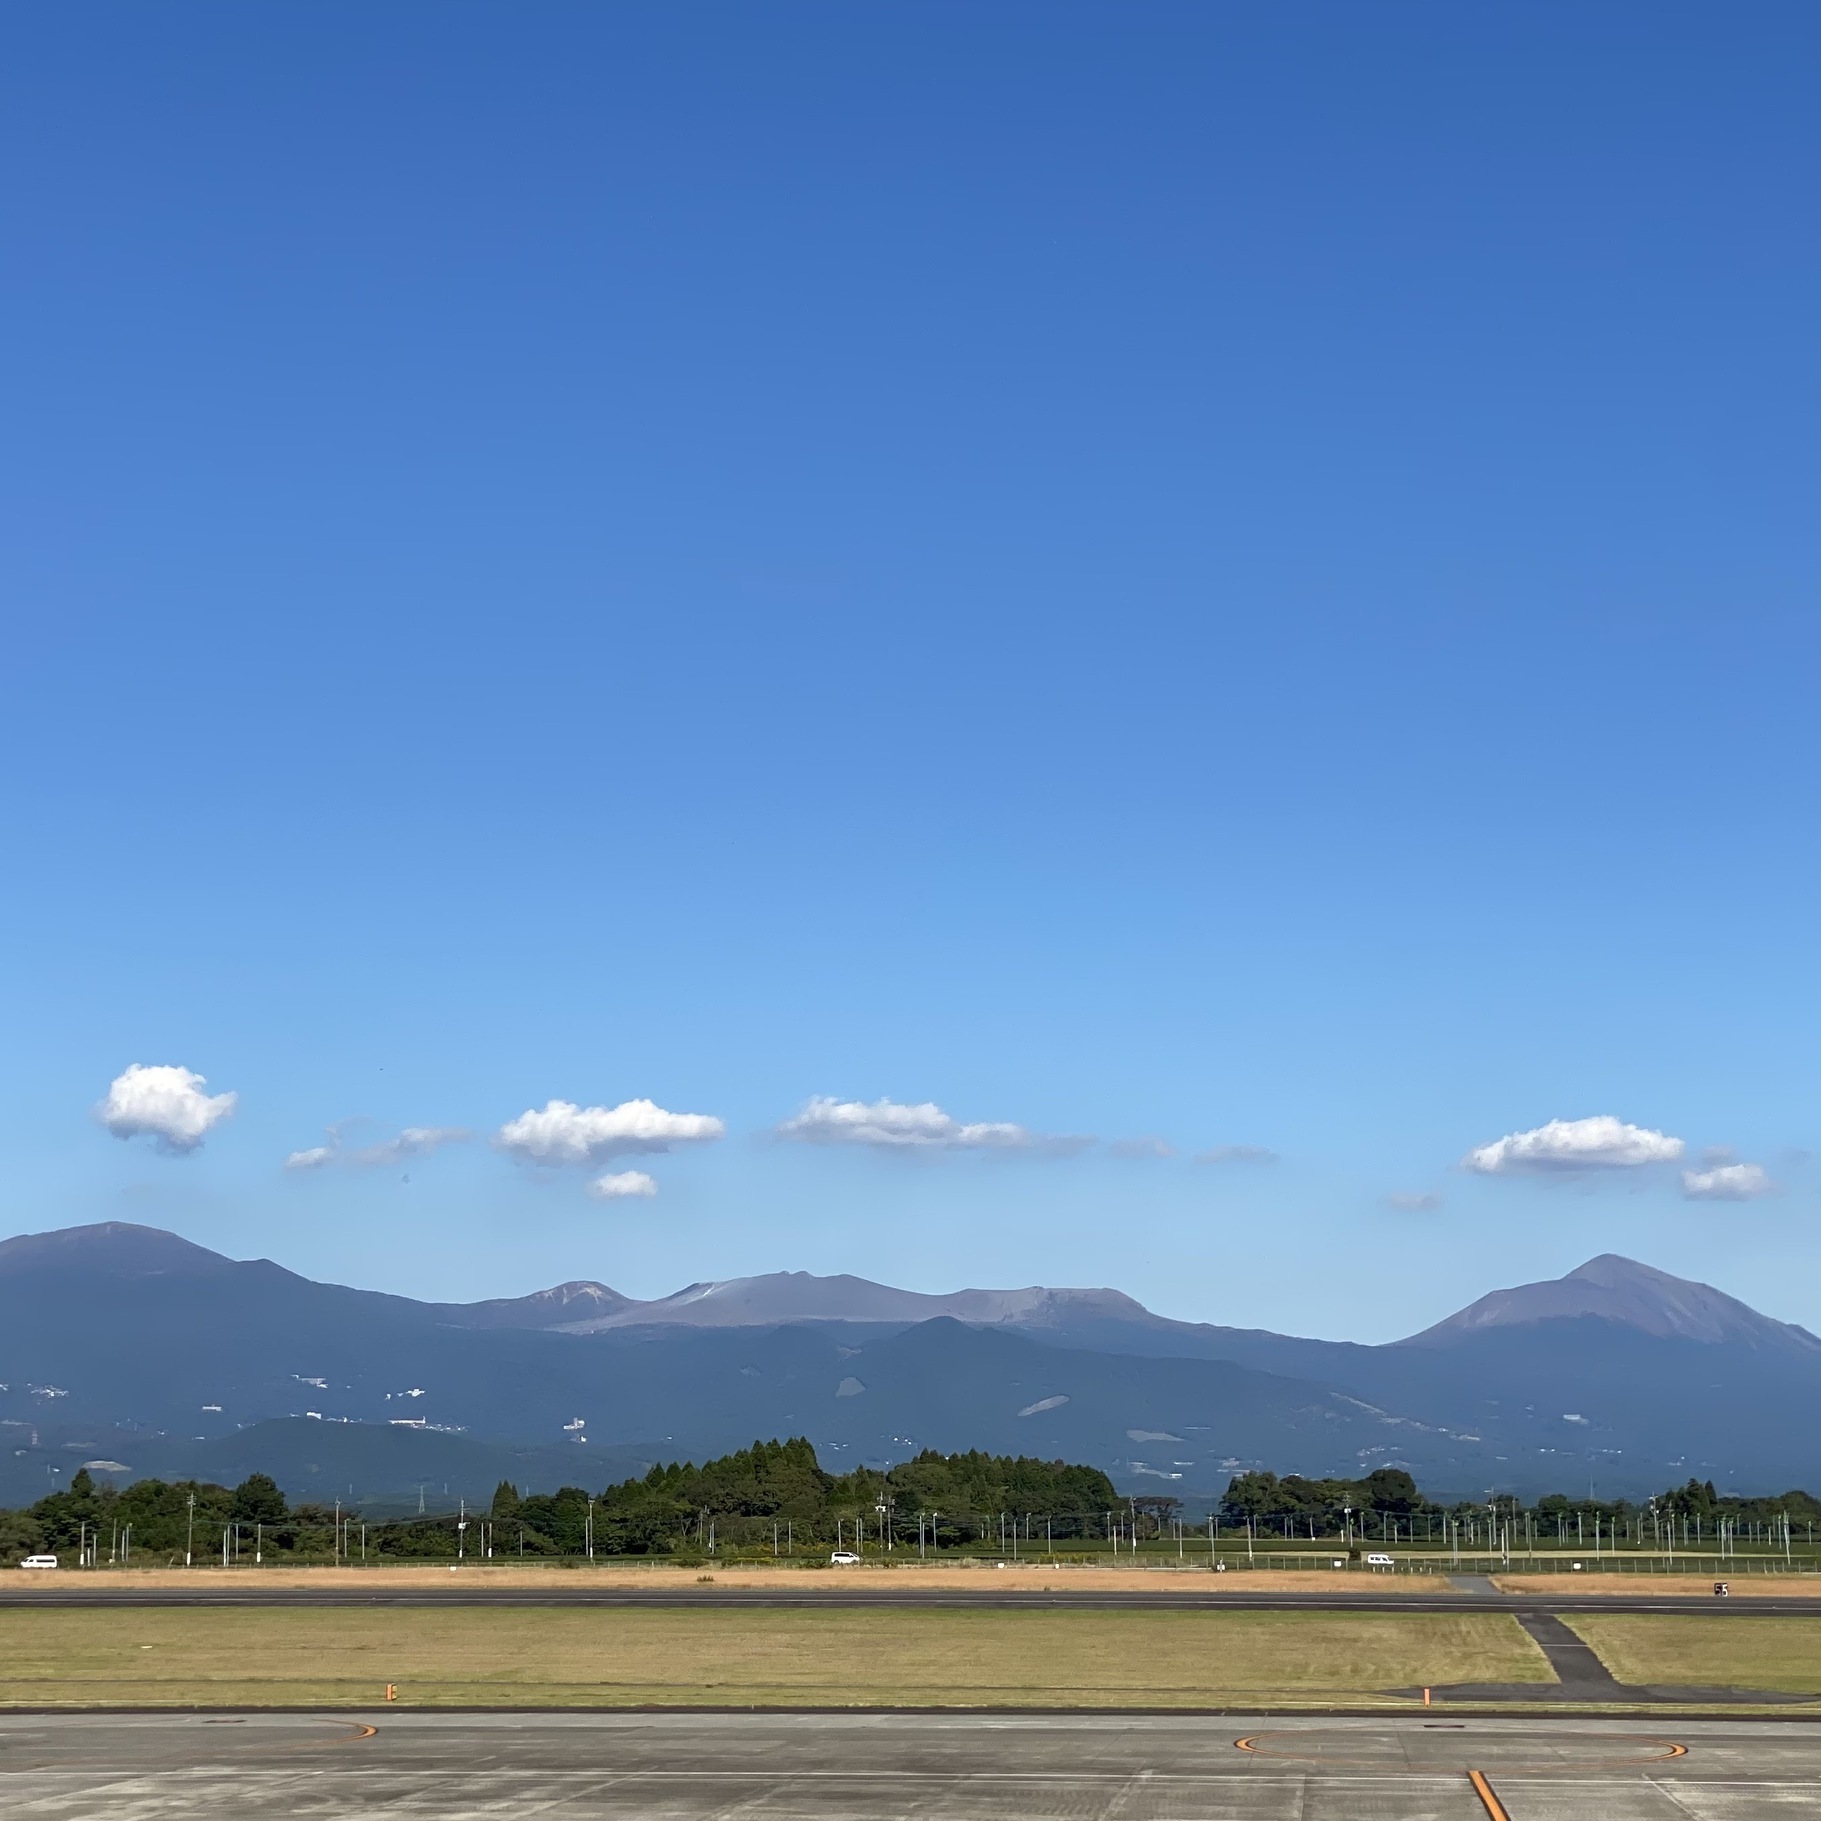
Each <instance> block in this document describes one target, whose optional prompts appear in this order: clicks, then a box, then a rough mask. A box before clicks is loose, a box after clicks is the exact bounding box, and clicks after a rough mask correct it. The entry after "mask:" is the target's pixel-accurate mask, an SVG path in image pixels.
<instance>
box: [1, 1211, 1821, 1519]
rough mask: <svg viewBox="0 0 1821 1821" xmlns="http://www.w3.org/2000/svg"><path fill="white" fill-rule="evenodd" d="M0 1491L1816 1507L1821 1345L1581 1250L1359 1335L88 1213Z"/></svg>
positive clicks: (7, 1275)
mask: <svg viewBox="0 0 1821 1821" xmlns="http://www.w3.org/2000/svg"><path fill="white" fill-rule="evenodd" d="M0 1383H3V1385H4V1389H0V1423H3V1424H4V1427H3V1428H0V1434H4V1435H5V1437H6V1438H7V1440H8V1443H9V1445H8V1446H7V1447H6V1450H5V1455H4V1459H0V1503H13V1504H22V1503H28V1502H30V1501H32V1500H35V1499H37V1498H39V1497H41V1496H43V1494H44V1493H45V1492H46V1491H47V1490H54V1489H55V1488H57V1487H58V1486H61V1485H66V1484H68V1483H69V1480H70V1479H71V1477H72V1476H73V1474H74V1473H75V1471H76V1470H78V1469H79V1468H81V1467H82V1466H84V1465H87V1466H88V1467H89V1469H90V1471H91V1472H92V1473H96V1474H100V1475H101V1476H103V1477H104V1478H106V1477H112V1478H115V1479H120V1480H125V1479H127V1478H136V1477H137V1478H142V1477H148V1476H154V1475H156V1476H158V1477H162V1478H165V1479H173V1478H187V1477H198V1478H203V1479H208V1480H214V1481H219V1482H221V1483H223V1484H227V1485H233V1484H236V1483H238V1482H239V1481H240V1480H242V1479H244V1478H245V1477H246V1476H247V1475H248V1474H250V1473H256V1472H258V1473H267V1474H270V1475H272V1476H273V1477H274V1478H275V1479H276V1480H277V1481H278V1483H279V1484H280V1485H281V1486H283V1487H284V1488H285V1489H286V1490H287V1491H288V1492H291V1493H293V1494H298V1495H308V1496H314V1497H327V1496H335V1495H339V1496H342V1497H345V1498H351V1499H365V1500H380V1501H384V1500H391V1501H393V1502H399V1501H405V1500H409V1499H411V1498H413V1497H415V1496H417V1495H418V1494H419V1493H420V1492H422V1491H423V1490H424V1489H426V1488H428V1489H429V1490H430V1491H431V1492H433V1493H434V1494H435V1496H436V1497H438V1498H439V1499H446V1498H453V1497H455V1496H456V1495H458V1494H461V1495H465V1496H467V1497H469V1498H476V1499H478V1498H483V1497H486V1496H490V1495H491V1493H492V1491H493V1488H494V1487H495V1486H496V1484H497V1483H498V1482H499V1481H501V1480H510V1481H513V1482H515V1483H517V1484H519V1485H520V1486H522V1487H523V1488H525V1489H526V1490H531V1491H542V1492H548V1491H551V1490H554V1489H555V1488H556V1487H557V1486H559V1485H565V1484H585V1485H588V1486H592V1487H598V1486H600V1485H603V1484H605V1483H606V1482H607V1481H609V1480H613V1479H618V1478H622V1477H625V1476H626V1475H629V1474H633V1473H637V1472H642V1471H643V1470H644V1469H645V1468H646V1467H648V1466H650V1465H651V1464H653V1463H655V1462H660V1461H676V1460H690V1459H693V1460H698V1461H700V1460H705V1459H708V1458H709V1457H711V1456H716V1455H723V1454H727V1453H730V1452H731V1451H733V1450H735V1449H738V1448H742V1447H745V1446H746V1445H748V1444H750V1443H751V1442H753V1441H754V1440H755V1439H769V1438H783V1437H788V1436H795V1435H802V1436H805V1437H807V1438H808V1439H809V1440H810V1441H811V1442H812V1443H813V1445H814V1447H815V1449H816V1451H817V1454H818V1455H819V1456H820V1457H821V1459H822V1460H823V1461H824V1463H825V1464H826V1465H828V1466H829V1467H830V1469H831V1470H832V1471H836V1472H844V1471H851V1470H852V1469H853V1468H855V1467H862V1466H865V1467H875V1468H877V1467H886V1466H890V1465H892V1464H894V1463H898V1462H903V1461H906V1460H908V1459H910V1458H911V1457H912V1456H914V1455H916V1454H918V1453H920V1452H921V1451H923V1450H925V1449H931V1448H933V1449H937V1450H940V1451H945V1452H948V1451H957V1450H967V1449H982V1450H986V1451H988V1452H990V1453H995V1454H1003V1455H1008V1456H1019V1455H1025V1456H1037V1457H1041V1458H1043V1459H1066V1460H1070V1461H1080V1462H1084V1463H1088V1464H1091V1465H1092V1466H1094V1467H1097V1468H1099V1469H1100V1470H1102V1471H1103V1472H1105V1473H1106V1474H1108V1475H1109V1476H1110V1477H1111V1479H1112V1481H1113V1482H1114V1484H1115V1485H1116V1486H1117V1487H1118V1489H1119V1491H1120V1492H1121V1493H1122V1494H1125V1495H1133V1494H1140V1495H1142V1494H1162V1495H1172V1496H1176V1497H1180V1498H1182V1499H1183V1500H1184V1501H1185V1504H1187V1505H1189V1506H1191V1507H1194V1508H1198V1509H1206V1508H1208V1507H1211V1506H1212V1505H1213V1504H1214V1503H1215V1502H1216V1501H1217V1500H1218V1498H1219V1496H1220V1494H1221V1493H1222V1492H1224V1490H1225V1489H1226V1487H1227V1485H1228V1483H1229V1481H1231V1480H1232V1478H1233V1477H1234V1476H1235V1475H1236V1474H1244V1473H1248V1472H1253V1471H1261V1470H1263V1471H1272V1472H1276V1473H1280V1474H1300V1475H1305V1476H1309V1477H1314V1478H1322V1477H1339V1478H1355V1477H1363V1476H1364V1475H1365V1474H1367V1473H1369V1472H1371V1471H1372V1470H1374V1469H1376V1468H1401V1469H1404V1470H1407V1471H1409V1472H1410V1473H1412V1474H1413V1475H1414V1476H1415V1477H1416V1478H1417V1479H1418V1480H1419V1481H1421V1483H1422V1484H1423V1485H1424V1487H1425V1488H1427V1489H1430V1490H1432V1491H1434V1492H1436V1493H1438V1494H1446V1495H1449V1496H1451V1497H1453V1496H1458V1497H1479V1496H1484V1495H1485V1494H1487V1493H1490V1492H1499V1493H1506V1494H1518V1495H1522V1496H1524V1497H1526V1498H1533V1497H1536V1496H1539V1495H1541V1494H1544V1493H1550V1492H1561V1493H1568V1494H1571V1495H1573V1496H1575V1497H1577V1498H1579V1497H1590V1496H1595V1495H1598V1496H1601V1497H1605V1498H1619V1497H1634V1498H1635V1497H1639V1496H1643V1495H1648V1494H1650V1493H1653V1492H1656V1491H1659V1490H1660V1489H1661V1488H1663V1487H1664V1486H1666V1485H1671V1484H1679V1483H1681V1482H1682V1481H1684V1480H1686V1479H1690V1478H1692V1479H1695V1480H1699V1481H1709V1480H1711V1481H1713V1482H1714V1483H1715V1485H1716V1486H1717V1487H1718V1488H1719V1489H1720V1490H1721V1491H1722V1492H1726V1493H1739V1494H1747V1495H1765V1494H1775V1493H1781V1492H1783V1491H1785V1490H1787V1489H1789V1488H1791V1487H1796V1486H1802V1485H1816V1484H1821V1459H1818V1458H1817V1445H1816V1438H1815V1434H1814V1426H1813V1421H1812V1412H1813V1410H1814V1408H1815V1407H1816V1401H1817V1399H1818V1398H1821V1341H1817V1339H1816V1338H1815V1337H1814V1336H1813V1335H1811V1334H1809V1333H1808V1332H1807V1331H1806V1330H1804V1329H1801V1328H1798V1327H1794V1326H1791V1325H1789V1324H1786V1323H1782V1322H1777V1321H1773V1320H1771V1319H1770V1318H1768V1317H1765V1316H1762V1315H1759V1314H1758V1313H1756V1312H1755V1311H1754V1310H1752V1309H1750V1308H1748V1307H1746V1306H1745V1305H1744V1304H1743V1303H1740V1302H1738V1301H1736V1300H1735V1299H1733V1298H1731V1297H1728V1296H1726V1295H1725V1294H1723V1293H1722V1292H1720V1291H1718V1290H1715V1289H1712V1288H1709V1287H1708V1286H1705V1285H1701V1284H1695V1283H1690V1282H1686V1281H1683V1280H1681V1279H1678V1278H1674V1277H1671V1276H1669V1275H1667V1274H1665V1273H1663V1272H1659V1271H1655V1270H1653V1269H1651V1268H1650V1267H1648V1266H1645V1265H1642V1264H1638V1263H1636V1262H1634V1261H1631V1260H1627V1259H1623V1258H1618V1257H1614V1256H1606V1257H1601V1258H1597V1259H1593V1260H1590V1261H1589V1262H1588V1263H1587V1264H1586V1265H1583V1266H1582V1267H1580V1268H1579V1269H1578V1270H1576V1271H1574V1272H1571V1273H1570V1274H1569V1275H1568V1276H1567V1277H1565V1278H1561V1279H1558V1280H1552V1281H1548V1282H1544V1283H1540V1284H1531V1285H1525V1286H1520V1287H1518V1288H1515V1289H1498V1290H1493V1291H1490V1292H1489V1293H1488V1294H1487V1295H1486V1296H1485V1297H1484V1298H1482V1299H1481V1300H1480V1301H1479V1302H1477V1303H1475V1304H1473V1305H1471V1306H1470V1307H1469V1308H1466V1309H1463V1310H1461V1311H1458V1312H1457V1313H1455V1314H1453V1315H1449V1316H1446V1317H1444V1318H1443V1319H1441V1320H1439V1321H1438V1322H1436V1323H1435V1324H1434V1325H1433V1326H1432V1327H1430V1328H1428V1329H1426V1330H1424V1331H1423V1332H1421V1333H1419V1334H1415V1335H1412V1336H1410V1337H1409V1338H1408V1339H1406V1340H1404V1341H1400V1342H1397V1343H1395V1344H1391V1345H1385V1346H1360V1345H1355V1344H1351V1343H1348V1342H1345V1341H1332V1340H1316V1339H1305V1338H1298V1337H1295V1336H1290V1335H1282V1334H1274V1333H1268V1332H1264V1331H1261V1330H1253V1329H1244V1328H1232V1327H1227V1328H1222V1327H1214V1326H1210V1325H1206V1324H1194V1323H1185V1322H1178V1321H1171V1320H1167V1319H1165V1318H1163V1317H1160V1316H1156V1315H1154V1314H1152V1313H1150V1312H1149V1311H1148V1310H1146V1309H1144V1308H1143V1307H1142V1306H1141V1305H1139V1304H1138V1303H1136V1302H1134V1301H1133V1300H1131V1299H1130V1298H1128V1297H1126V1296H1123V1295H1121V1294H1120V1293H1118V1292H1117V1291H1114V1290H1110V1289H1104V1288H1097V1289H1041V1288H1026V1289H1018V1290H1011V1291H995V1290H967V1291H962V1292H957V1293H955V1294H954V1295H951V1296H927V1295H919V1294H914V1293H910V1292H906V1291H902V1290H896V1289H893V1288H891V1287H890V1286H887V1285H881V1284H875V1283H869V1282H866V1281H864V1280H861V1279H857V1278H852V1277H816V1276H812V1275H810V1274H807V1273H801V1272H797V1273H778V1274H775V1275H772V1276H767V1277H756V1278H744V1279H738V1280H734V1281H731V1282H720V1283H705V1284H697V1285H692V1286H689V1287H688V1288H687V1289H685V1290H683V1291H681V1292H679V1293H678V1294H677V1295H675V1296H673V1297H669V1298H665V1299H661V1300H658V1301H655V1302H644V1303H640V1302H635V1301H633V1300H632V1299H629V1298H626V1297H622V1296H619V1295H618V1294H617V1293H615V1292H614V1291H613V1290H611V1289H610V1288H609V1287H607V1286H605V1285H600V1284H593V1283H569V1284H564V1285H560V1286H557V1287H556V1288H554V1289H552V1290H548V1291H544V1292H541V1293H538V1294H536V1295H531V1296H526V1297H521V1298H515V1299H506V1300H500V1299H495V1300H492V1301H485V1302H480V1303H474V1304H442V1303H421V1302H414V1301H411V1300H409V1299H407V1298H403V1297H398V1296H388V1295H382V1294H379V1293H376V1292H372V1291H365V1290H360V1289H354V1288H349V1287H345V1286H341V1285H336V1284H323V1283H316V1282H312V1281H311V1280H309V1279H307V1278H304V1277H300V1276H297V1275H295V1274H294V1273H291V1272H289V1271H286V1270H284V1269H283V1268H281V1267H280V1266H278V1265H276V1264H273V1263H271V1262H270V1261H266V1260H254V1261H248V1262H240V1261H235V1260H231V1259H228V1258H226V1257H223V1256H222V1255H220V1254H218V1253H215V1252H212V1251H209V1250H207V1249H206V1248H203V1247H200V1246H196V1245H193V1244H191V1243H189V1242H188V1241H185V1240H183V1239H181V1238H179V1237H178V1236H177V1235H175V1234H171V1233H168V1232H164V1231H160V1230H158V1229H154V1228H146V1227H137V1226H130V1225H125V1224H121V1223H109V1224H106V1225H101V1226H94V1227H86V1228H71V1229H65V1230H63V1231H59V1232H53V1233H45V1234H35V1235H23V1236H20V1237H18V1238H15V1239H11V1240H8V1241H6V1242H4V1243H0Z"/></svg>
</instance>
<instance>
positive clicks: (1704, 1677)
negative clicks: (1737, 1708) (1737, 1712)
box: [1564, 1612, 1821, 1695]
mask: <svg viewBox="0 0 1821 1821" xmlns="http://www.w3.org/2000/svg"><path fill="white" fill-rule="evenodd" d="M1564 1622H1565V1623H1566V1624H1567V1625H1569V1626H1570V1627H1572V1629H1573V1630H1575V1631H1576V1632H1578V1633H1579V1634H1580V1635H1581V1636H1582V1637H1583V1638H1585V1639H1586V1640H1587V1642H1588V1643H1589V1644H1591V1645H1592V1646H1593V1647H1594V1649H1595V1650H1596V1651H1597V1652H1598V1653H1599V1655H1600V1658H1601V1660H1602V1661H1603V1662H1604V1663H1605V1664H1606V1666H1607V1668H1608V1669H1610V1670H1611V1671H1612V1673H1613V1674H1614V1675H1615V1676H1617V1677H1618V1678H1619V1680H1620V1681H1621V1682H1634V1683H1642V1684H1644V1685H1646V1686H1648V1685H1650V1684H1652V1683H1658V1684H1667V1685H1672V1686H1673V1685H1674V1684H1677V1683H1682V1684H1687V1685H1690V1686H1694V1687H1701V1686H1707V1687H1716V1688H1765V1689H1772V1690H1775V1691H1778V1692H1781V1693H1787V1694H1813V1695H1821V1614H1818V1615H1817V1616H1816V1617H1814V1618H1812V1619H1811V1618H1807V1617H1796V1618H1748V1617H1728V1618H1724V1619H1723V1618H1720V1617H1718V1616H1715V1617H1714V1618H1711V1619H1709V1618H1702V1617H1696V1616H1694V1615H1689V1616H1687V1617H1684V1616H1683V1615H1682V1614H1680V1613H1646V1612H1639V1613H1605V1612H1602V1613H1573V1614H1568V1615H1564Z"/></svg>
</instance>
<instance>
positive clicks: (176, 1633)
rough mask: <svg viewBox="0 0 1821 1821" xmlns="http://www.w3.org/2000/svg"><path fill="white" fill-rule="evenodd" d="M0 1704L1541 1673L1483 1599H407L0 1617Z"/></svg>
mask: <svg viewBox="0 0 1821 1821" xmlns="http://www.w3.org/2000/svg"><path fill="white" fill-rule="evenodd" d="M0 1624H3V1625H4V1630H5V1642H6V1649H5V1651H4V1654H3V1655H0V1705H5V1706H14V1707H18V1706H33V1707H49V1706H69V1707H93V1706H129V1705H132V1706H222V1707H227V1706H234V1707H258V1706H306V1705H307V1706H314V1705H322V1706H361V1707H369V1706H372V1705H374V1704H376V1703H377V1702H378V1701H380V1700H381V1699H382V1698H383V1694H384V1688H385V1685H386V1684H387V1683H388V1682H390V1683H393V1684H396V1686H397V1688H398V1698H399V1700H400V1702H401V1703H404V1704H408V1705H412V1706H437V1705H454V1706H461V1705H477V1706H478V1705H492V1706H511V1707H518V1706H522V1707H546V1706H601V1707H623V1706H635V1705H646V1704H656V1705H691V1704H712V1705H727V1706H744V1705H753V1706H761V1707H776V1706H859V1707H864V1706H888V1705H901V1706H919V1707H921V1706H930V1707H941V1706H965V1707H1045V1706H1083V1707H1104V1708H1120V1707H1200V1706H1217V1705H1224V1704H1227V1703H1229V1702H1233V1701H1239V1702H1247V1701H1250V1702H1256V1701H1259V1700H1261V1699H1266V1698H1269V1699H1271V1700H1272V1701H1292V1702H1293V1701H1304V1700H1306V1701H1308V1702H1310V1703H1311V1704H1320V1703H1324V1702H1332V1701H1336V1700H1341V1699H1345V1700H1347V1701H1359V1700H1361V1699H1370V1698H1371V1697H1372V1696H1373V1695H1374V1694H1375V1693H1376V1692H1377V1691H1378V1690H1380V1689H1384V1688H1395V1687H1409V1686H1412V1685H1417V1684H1423V1683H1434V1684H1441V1683H1450V1682H1536V1683H1538V1684H1541V1685H1544V1686H1540V1687H1539V1690H1538V1692H1539V1695H1541V1694H1544V1692H1545V1687H1546V1686H1548V1685H1550V1684H1551V1677H1550V1672H1549V1668H1548V1665H1547V1663H1546V1661H1545V1659H1544V1657H1543V1655H1542V1653H1541V1652H1540V1651H1539V1650H1538V1649H1537V1647H1536V1646H1535V1645H1534V1644H1533V1643H1532V1642H1531V1641H1530V1639H1529V1638H1528V1637H1526V1636H1525V1635H1524V1633H1523V1631H1522V1630H1521V1629H1520V1628H1519V1627H1518V1625H1517V1623H1516V1621H1515V1620H1513V1619H1511V1618H1510V1617H1508V1616H1506V1615H1504V1614H1501V1613H1433V1614H1432V1613H1370V1614H1368V1613H1360V1614H1351V1613H1331V1612H1312V1613H1300V1612H1292V1613H1276V1612H1217V1613H1198V1612H1032V1613H1025V1612H1009V1613H1008V1612H968V1611H953V1610H931V1611H897V1612H881V1611H866V1610H859V1611H821V1612H816V1611H802V1610H788V1609H787V1610H770V1611H762V1612H743V1611H737V1610H735V1611H730V1610H727V1609H713V1608H711V1609H706V1610H700V1611H693V1610H683V1611H677V1610H666V1611H657V1612H646V1611H638V1610H626V1609H616V1608H607V1609H583V1610H577V1609H575V1608H567V1607H515V1608H507V1609H503V1610H489V1609H484V1608H483V1609H475V1608H459V1609H454V1610H441V1611H439V1610H435V1609H426V1608H422V1607H410V1608H394V1609H391V1610H386V1611H375V1612H367V1611H341V1610H319V1609H304V1610H291V1609H285V1608H270V1607H268V1608H253V1609H237V1610H231V1611H212V1610H208V1609H195V1608H183V1609H178V1610H173V1611H159V1610H143V1609H135V1610H128V1611H86V1612H85V1611H80V1610H67V1609H62V1610H44V1609H40V1610H36V1611H18V1610H14V1611H9V1612H7V1613H6V1614H5V1615H4V1616H3V1617H0Z"/></svg>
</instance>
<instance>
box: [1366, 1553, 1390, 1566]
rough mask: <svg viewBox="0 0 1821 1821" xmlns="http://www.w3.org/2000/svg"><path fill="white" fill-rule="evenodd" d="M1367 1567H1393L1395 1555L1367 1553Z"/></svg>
mask: <svg viewBox="0 0 1821 1821" xmlns="http://www.w3.org/2000/svg"><path fill="white" fill-rule="evenodd" d="M1366 1566H1367V1567H1368V1568H1395V1567H1396V1566H1397V1557H1396V1556H1394V1555H1369V1556H1367V1557H1366Z"/></svg>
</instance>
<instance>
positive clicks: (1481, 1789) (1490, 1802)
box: [1467, 1770, 1511, 1821]
mask: <svg viewBox="0 0 1821 1821" xmlns="http://www.w3.org/2000/svg"><path fill="white" fill-rule="evenodd" d="M1467 1781H1468V1782H1469V1783H1471V1784H1472V1785H1473V1793H1474V1794H1475V1795H1476V1796H1478V1797H1479V1799H1480V1800H1481V1801H1482V1802H1483V1803H1485V1805H1486V1813H1487V1814H1488V1815H1489V1816H1490V1817H1491V1821H1511V1816H1510V1815H1509V1814H1507V1813H1506V1811H1505V1805H1504V1803H1503V1802H1501V1801H1500V1800H1499V1799H1498V1797H1497V1795H1496V1794H1494V1792H1493V1788H1492V1785H1491V1784H1490V1783H1488V1782H1487V1781H1486V1778H1485V1774H1484V1773H1483V1772H1481V1771H1477V1770H1470V1771H1468V1773H1467Z"/></svg>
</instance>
